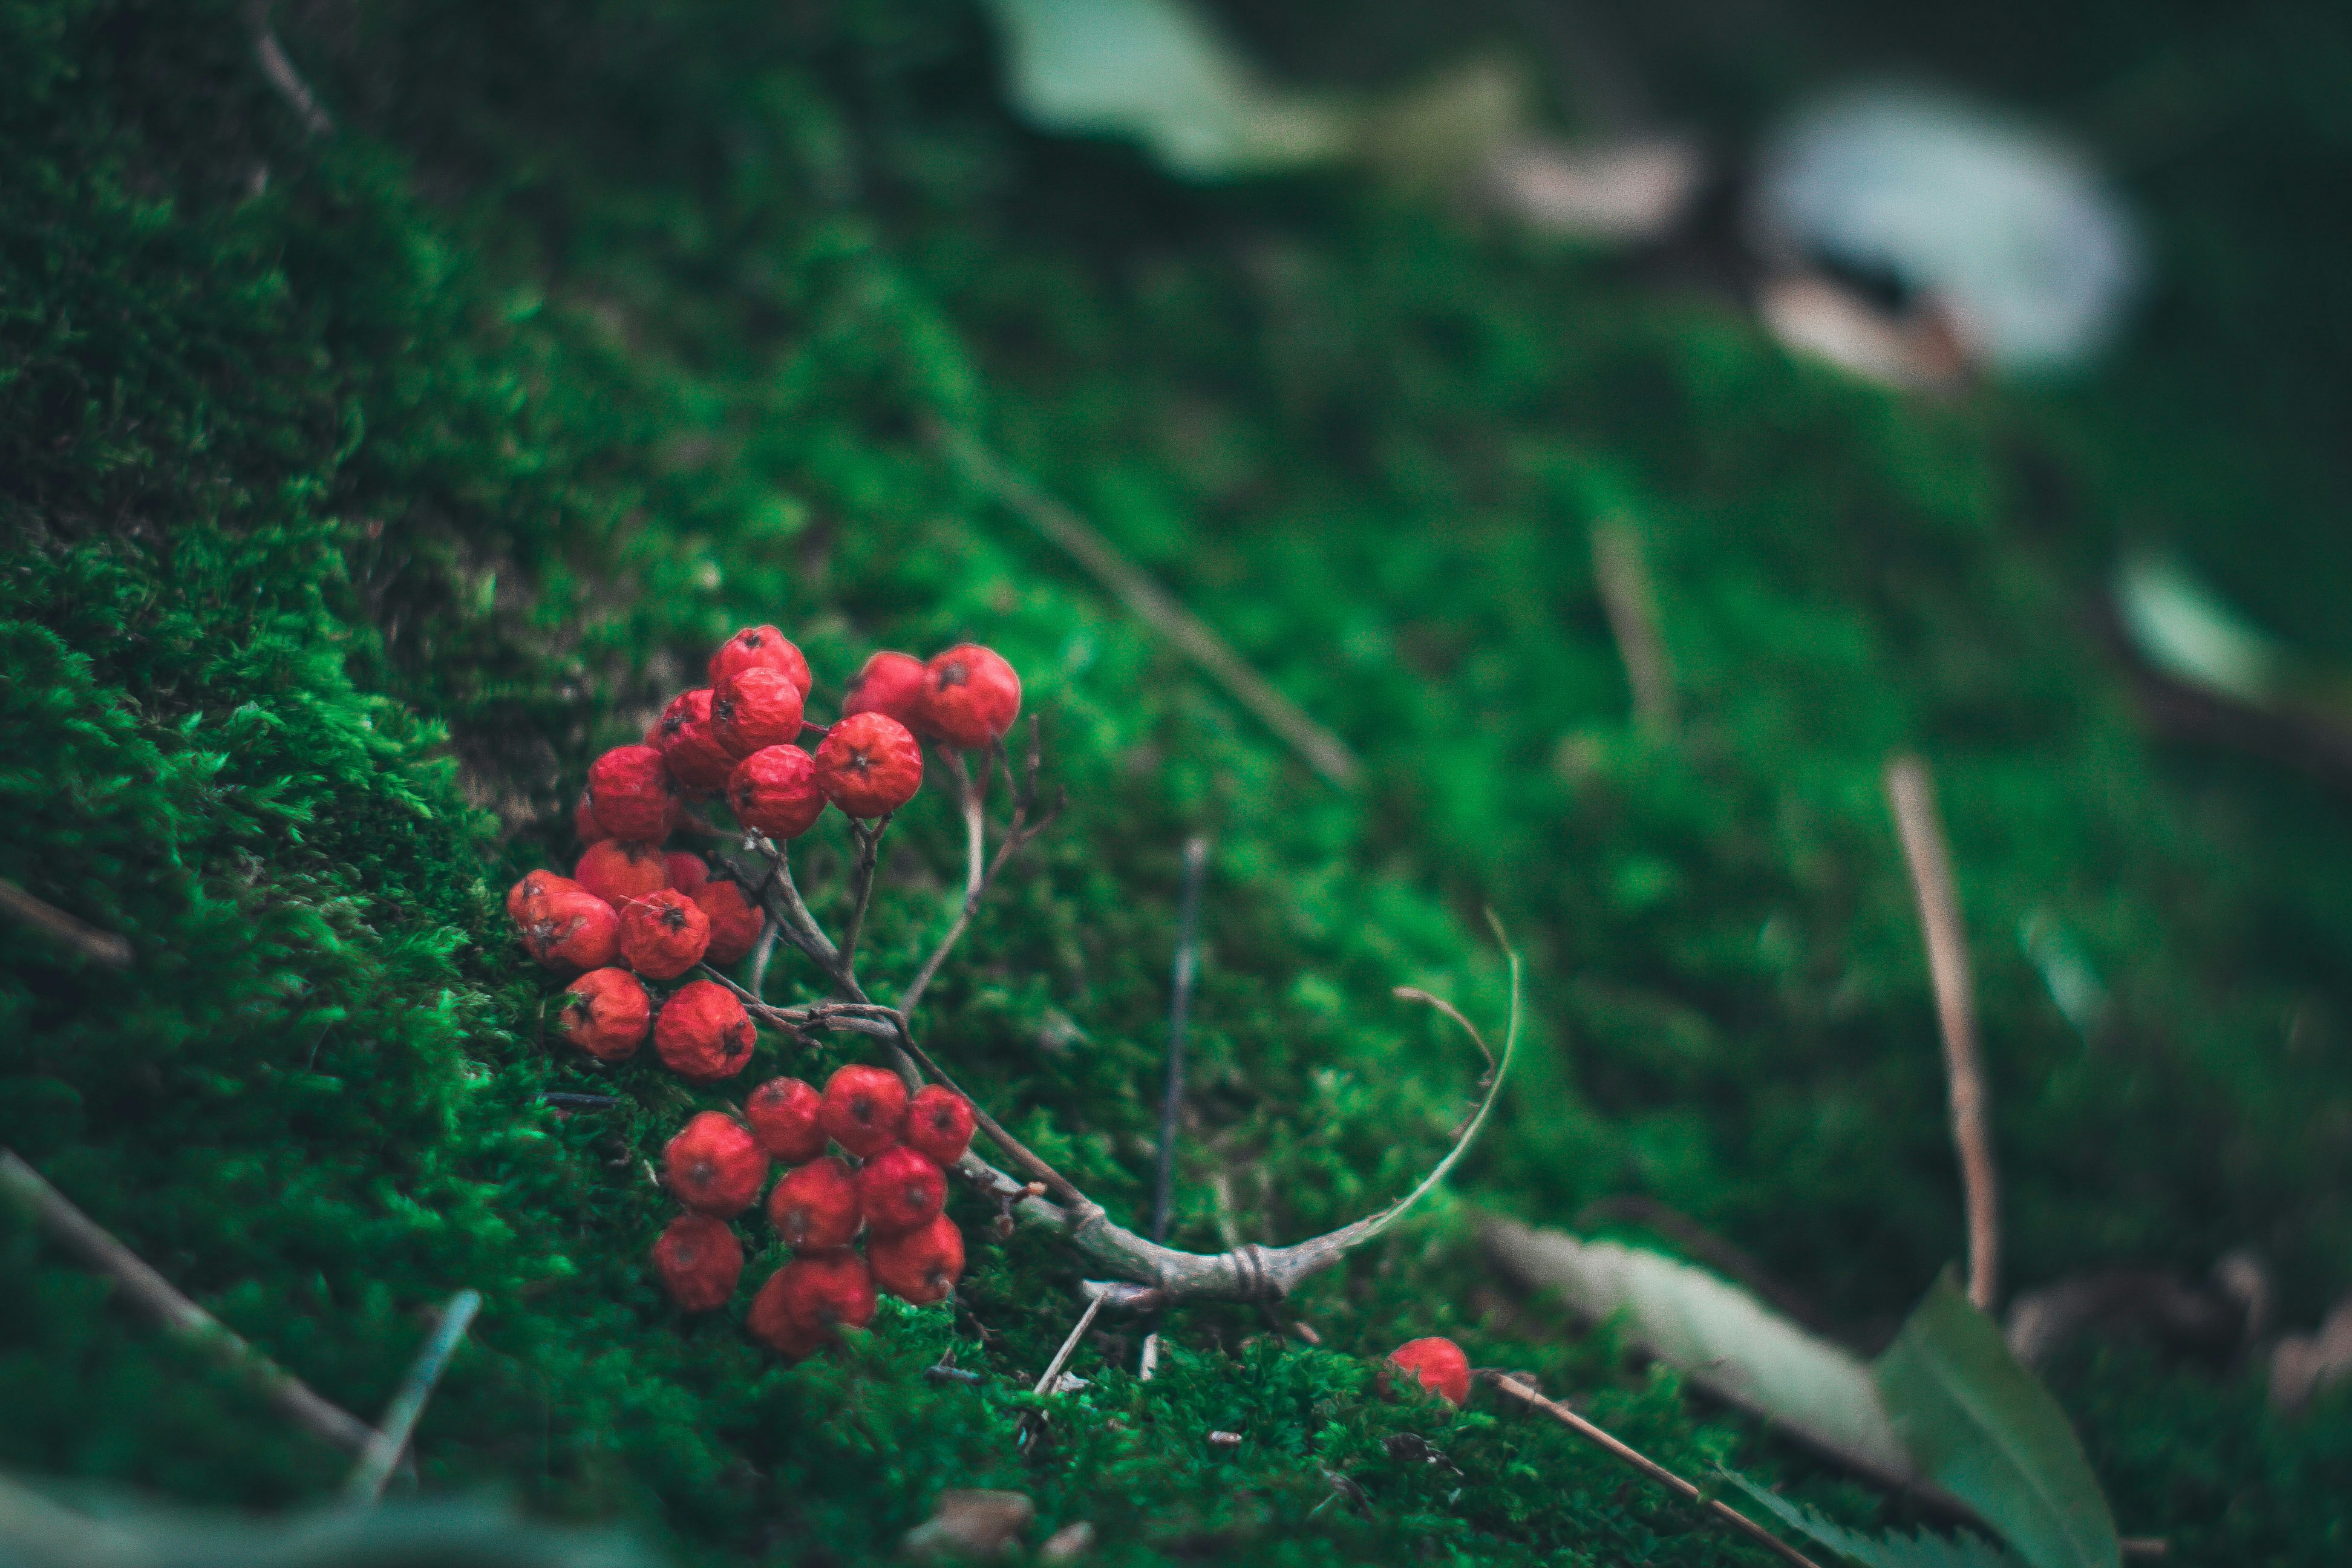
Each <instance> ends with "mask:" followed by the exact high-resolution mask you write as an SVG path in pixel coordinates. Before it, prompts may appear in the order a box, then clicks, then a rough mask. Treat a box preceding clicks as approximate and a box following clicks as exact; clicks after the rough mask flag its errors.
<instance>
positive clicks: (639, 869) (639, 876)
mask: <svg viewBox="0 0 2352 1568" xmlns="http://www.w3.org/2000/svg"><path fill="white" fill-rule="evenodd" d="M572 880H573V881H575V882H577V883H579V884H580V885H581V886H582V887H583V888H585V889H588V890H589V891H590V892H592V893H593V894H595V895H596V896H597V897H598V898H600V899H602V900H604V901H605V902H606V903H608V904H610V905H612V906H613V908H614V909H615V910H619V909H624V908H625V907H626V906H627V905H628V903H629V901H630V900H633V899H642V898H644V897H645V896H646V894H647V893H658V892H660V891H661V890H662V889H664V888H667V887H668V886H669V867H668V865H667V862H666V860H665V859H664V857H663V855H662V851H661V846H660V845H658V844H648V843H646V841H645V840H643V839H641V838H607V839H604V840H603V841H602V842H600V843H595V844H591V845H590V846H588V852H587V853H586V854H585V855H583V856H581V857H580V864H579V865H578V866H577V867H575V868H573V869H572Z"/></svg>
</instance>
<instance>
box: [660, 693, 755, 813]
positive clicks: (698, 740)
mask: <svg viewBox="0 0 2352 1568" xmlns="http://www.w3.org/2000/svg"><path fill="white" fill-rule="evenodd" d="M653 732H654V734H655V735H656V736H659V737H660V739H658V740H652V739H649V740H647V742H646V744H647V745H650V746H658V747H659V748H660V749H661V754H662V763H663V765H664V766H666V767H667V768H668V769H669V772H670V776H671V777H672V778H674V779H676V780H677V782H678V783H679V784H682V785H684V786H685V787H686V788H688V789H689V790H692V791H693V792H694V793H695V794H697V795H716V794H718V793H719V791H720V790H722V789H724V788H726V787H727V775H728V774H729V773H732V772H733V771H734V768H735V758H734V755H733V754H732V753H731V752H729V751H728V750H727V748H726V747H724V746H722V745H720V744H719V734H718V731H716V730H715V729H713V728H712V725H711V721H710V691H709V688H707V687H706V688H703V689H698V690H694V691H681V692H679V693H678V694H677V696H676V697H674V698H672V699H670V704H669V706H668V707H667V708H665V709H663V710H662V716H661V718H660V719H659V720H658V721H656V723H655V724H654V729H653Z"/></svg>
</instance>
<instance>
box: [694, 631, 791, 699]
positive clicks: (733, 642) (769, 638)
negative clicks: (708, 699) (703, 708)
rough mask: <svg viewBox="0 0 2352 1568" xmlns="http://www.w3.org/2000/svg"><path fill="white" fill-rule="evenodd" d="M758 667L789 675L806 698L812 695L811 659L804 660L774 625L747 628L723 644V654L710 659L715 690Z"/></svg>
mask: <svg viewBox="0 0 2352 1568" xmlns="http://www.w3.org/2000/svg"><path fill="white" fill-rule="evenodd" d="M754 667H764V668H769V669H772V670H775V671H777V672H779V673H780V674H783V675H788V676H790V677H791V678H792V682H793V685H794V686H797V687H799V688H800V689H801V695H802V696H803V697H806V696H807V695H808V694H809V687H810V685H811V684H812V681H811V679H810V676H809V664H808V660H807V659H805V658H802V657H801V650H800V649H798V648H796V647H793V645H792V642H791V641H790V639H788V638H787V637H785V636H784V634H783V633H782V632H780V631H778V630H777V629H776V628H775V627H773V626H745V627H744V628H743V629H742V630H741V631H740V632H737V633H736V634H735V635H734V636H733V637H729V638H728V639H727V640H726V641H725V642H723V643H720V644H719V651H718V652H717V653H714V654H712V655H711V656H710V668H709V677H710V684H711V687H712V688H713V689H717V687H718V686H719V682H721V681H723V680H725V679H727V678H728V677H729V676H730V675H740V674H741V673H742V672H743V671H744V670H747V669H751V668H754Z"/></svg>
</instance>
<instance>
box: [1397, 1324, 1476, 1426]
mask: <svg viewBox="0 0 2352 1568" xmlns="http://www.w3.org/2000/svg"><path fill="white" fill-rule="evenodd" d="M1389 1364H1390V1365H1391V1366H1392V1367H1395V1368H1397V1369H1398V1370H1399V1371H1401V1372H1403V1373H1407V1374H1409V1375H1410V1376H1412V1377H1413V1378H1415V1379H1417V1380H1419V1382H1420V1384H1421V1385H1422V1387H1423V1388H1425V1389H1427V1390H1429V1392H1430V1393H1432V1394H1435V1395H1437V1397H1438V1398H1440V1399H1443V1400H1444V1401H1445V1403H1446V1404H1448V1405H1453V1406H1454V1408H1455V1409H1457V1410H1459V1409H1460V1408H1461V1407H1462V1406H1463V1405H1467V1404H1468V1403H1469V1402H1470V1358H1469V1357H1468V1356H1465V1355H1464V1354H1463V1353H1462V1347H1461V1346H1460V1345H1457V1344H1455V1343H1454V1342H1453V1341H1452V1340H1447V1339H1434V1338H1433V1339H1426V1340H1410V1341H1407V1342H1405V1343H1403V1344H1401V1345H1399V1346H1398V1347H1397V1348H1396V1349H1395V1350H1393V1351H1391V1352H1389Z"/></svg>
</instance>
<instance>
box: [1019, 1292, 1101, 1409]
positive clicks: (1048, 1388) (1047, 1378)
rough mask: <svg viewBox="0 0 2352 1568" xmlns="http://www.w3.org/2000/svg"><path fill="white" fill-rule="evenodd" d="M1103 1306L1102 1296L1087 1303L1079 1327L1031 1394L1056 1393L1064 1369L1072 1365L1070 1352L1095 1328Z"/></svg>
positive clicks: (1048, 1365)
mask: <svg viewBox="0 0 2352 1568" xmlns="http://www.w3.org/2000/svg"><path fill="white" fill-rule="evenodd" d="M1102 1306H1103V1299H1102V1298H1101V1297H1100V1296H1097V1297H1096V1298H1095V1299H1094V1300H1091V1301H1088V1302H1087V1310H1085V1311H1083V1312H1081V1313H1079V1314H1078V1321H1077V1326H1076V1327H1075V1328H1073V1329H1072V1330H1071V1331H1070V1337H1069V1338H1067V1339H1066V1340H1064V1341H1063V1342H1062V1348H1061V1349H1060V1350H1058V1351H1055V1352H1054V1359H1053V1360H1052V1361H1051V1362H1048V1363H1046V1365H1045V1374H1044V1375H1043V1376H1041V1377H1040V1378H1038V1379H1037V1386H1036V1387H1034V1388H1033V1389H1031V1390H1030V1391H1029V1392H1030V1393H1032V1394H1051V1393H1053V1392H1054V1384H1055V1383H1056V1382H1057V1381H1059V1380H1060V1378H1061V1375H1062V1369H1063V1368H1064V1367H1066V1366H1067V1365H1069V1364H1070V1352H1073V1351H1075V1350H1076V1349H1077V1348H1078V1342H1079V1341H1080V1340H1082V1339H1084V1338H1086V1334H1087V1330H1088V1329H1090V1328H1092V1327H1093V1326H1094V1321H1095V1314H1096V1313H1097V1312H1099V1311H1101V1310H1102Z"/></svg>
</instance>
